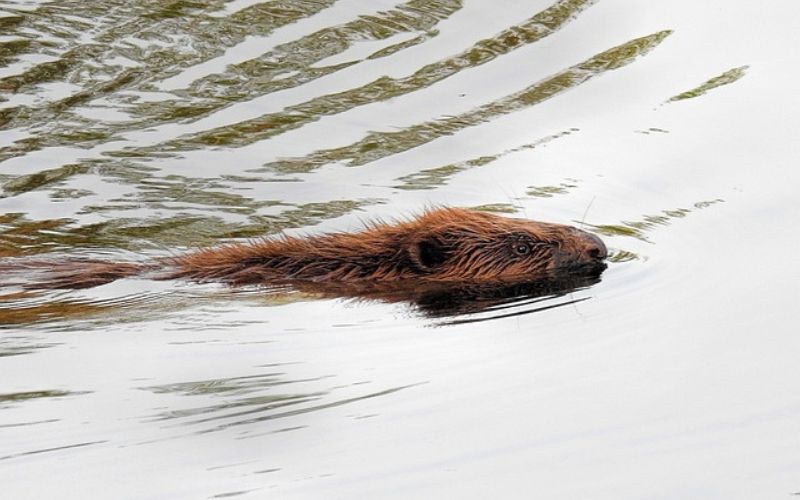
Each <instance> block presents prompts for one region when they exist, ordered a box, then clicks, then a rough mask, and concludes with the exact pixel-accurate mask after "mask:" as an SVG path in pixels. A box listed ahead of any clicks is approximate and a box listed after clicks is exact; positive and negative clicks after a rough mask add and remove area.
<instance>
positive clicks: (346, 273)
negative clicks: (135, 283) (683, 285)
mask: <svg viewBox="0 0 800 500" xmlns="http://www.w3.org/2000/svg"><path fill="white" fill-rule="evenodd" d="M606 257H607V251H606V247H605V245H604V244H603V242H602V241H601V240H600V238H598V237H597V236H595V235H593V234H591V233H587V232H585V231H582V230H580V229H577V228H574V227H570V226H564V225H558V224H548V223H544V222H535V221H529V220H522V219H511V218H507V217H501V216H498V215H493V214H489V213H485V212H477V211H474V210H467V209H461V208H439V209H435V210H430V211H427V212H425V213H423V214H422V215H421V216H419V217H417V218H415V219H412V220H408V221H403V222H399V223H396V224H385V223H373V224H371V225H369V226H368V227H367V228H366V229H364V230H363V231H361V232H357V233H332V234H324V235H320V236H309V237H305V238H301V237H289V236H282V237H277V238H266V239H263V240H260V241H255V242H250V243H239V244H229V245H222V246H218V247H212V248H207V249H201V250H198V251H195V252H191V253H188V254H186V255H182V256H178V257H170V258H163V259H158V260H155V261H151V262H147V263H112V262H105V261H100V260H74V261H67V262H60V263H52V262H51V263H49V264H46V265H48V266H49V269H47V270H46V272H45V275H44V276H43V278H42V280H41V281H40V282H37V283H28V284H26V285H25V287H26V288H50V289H56V288H72V289H77V288H88V287H93V286H98V285H101V284H104V283H109V282H111V281H114V280H116V279H119V278H123V277H127V276H134V275H147V277H149V278H151V279H158V280H163V279H178V278H182V279H187V280H191V281H196V282H221V283H225V284H228V285H233V286H240V285H263V286H281V285H289V286H290V285H293V284H304V285H313V284H319V285H321V288H326V286H325V285H330V284H333V285H335V286H337V287H347V288H348V289H349V291H350V293H353V291H354V290H355V291H356V292H357V291H358V290H364V291H369V290H381V289H386V290H390V289H397V288H402V287H415V286H421V285H426V284H428V285H430V284H437V285H438V284H441V285H447V284H456V283H483V284H486V283H498V284H502V283H523V282H533V281H536V280H538V279H544V278H549V277H553V276H560V275H569V274H574V273H581V274H587V273H588V274H594V275H599V274H600V273H601V272H602V271H603V270H604V269H605V267H606V265H605V263H604V262H603V261H604V260H605V259H606ZM46 265H45V264H43V263H42V262H41V261H39V262H36V263H29V264H27V265H25V264H22V266H27V267H28V268H29V269H43V268H44V267H45V266H46ZM6 267H7V268H11V266H6ZM17 269H19V267H17Z"/></svg>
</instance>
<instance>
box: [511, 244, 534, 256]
mask: <svg viewBox="0 0 800 500" xmlns="http://www.w3.org/2000/svg"><path fill="white" fill-rule="evenodd" d="M514 253H516V254H517V255H528V254H529V253H531V247H530V245H528V244H527V243H524V242H518V243H514Z"/></svg>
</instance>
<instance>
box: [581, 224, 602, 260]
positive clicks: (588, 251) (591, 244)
mask: <svg viewBox="0 0 800 500" xmlns="http://www.w3.org/2000/svg"><path fill="white" fill-rule="evenodd" d="M576 231H578V232H579V233H580V236H581V243H582V248H581V257H582V260H588V261H592V260H594V261H598V262H602V261H604V260H606V258H608V249H607V248H606V244H605V243H603V240H601V239H600V238H599V237H598V236H597V235H596V234H592V233H589V232H586V231H582V230H580V229H576Z"/></svg>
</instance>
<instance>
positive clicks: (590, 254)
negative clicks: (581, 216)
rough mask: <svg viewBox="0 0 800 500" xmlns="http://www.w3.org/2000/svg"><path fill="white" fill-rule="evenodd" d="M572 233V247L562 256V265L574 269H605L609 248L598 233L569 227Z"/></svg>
mask: <svg viewBox="0 0 800 500" xmlns="http://www.w3.org/2000/svg"><path fill="white" fill-rule="evenodd" d="M569 229H570V232H571V233H572V235H571V236H572V238H570V239H571V242H572V245H571V248H570V249H569V251H568V253H567V255H564V256H562V259H561V266H562V267H565V268H568V269H574V270H581V269H585V270H592V271H601V272H602V271H603V270H604V269H605V268H606V267H607V266H606V263H605V262H604V261H605V260H606V259H607V258H608V249H607V248H606V245H605V243H603V240H601V239H600V238H599V237H598V236H597V235H595V234H592V233H590V232H587V231H583V230H581V229H577V228H569Z"/></svg>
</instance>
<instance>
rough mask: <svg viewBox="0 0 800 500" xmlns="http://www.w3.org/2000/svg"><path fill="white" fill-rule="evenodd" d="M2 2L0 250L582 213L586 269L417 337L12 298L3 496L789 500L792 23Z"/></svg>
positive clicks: (55, 254) (231, 300)
mask: <svg viewBox="0 0 800 500" xmlns="http://www.w3.org/2000/svg"><path fill="white" fill-rule="evenodd" d="M0 11H2V17H0V99H2V102H0V127H1V128H0V184H1V185H2V198H0V213H2V214H3V215H2V216H1V218H0V255H2V256H3V257H4V258H7V259H11V258H16V257H29V258H35V257H37V256H40V257H42V256H43V257H46V258H59V257H60V256H63V255H69V256H75V255H80V256H89V257H102V258H108V259H122V260H138V259H144V258H148V257H154V256H163V255H169V254H172V253H176V252H180V251H182V250H185V249H190V248H194V247H197V246H201V245H208V244H218V243H221V242H224V241H231V240H238V239H242V238H248V237H254V236H258V235H263V234H275V233H278V232H280V231H285V232H288V233H291V234H295V233H316V232H322V231H329V230H357V229H358V228H360V227H362V225H363V221H365V220H369V219H373V218H389V219H391V218H393V217H400V216H407V215H410V214H413V213H419V212H420V211H421V210H423V209H424V208H425V207H429V206H432V205H454V206H467V207H479V208H482V209H485V210H491V211H497V212H503V213H508V214H509V215H514V216H520V217H528V218H535V219H541V220H547V221H552V222H560V223H570V224H576V225H577V224H581V223H582V224H584V225H585V226H586V227H587V228H589V229H593V230H594V231H596V232H598V233H599V234H601V235H602V236H603V238H604V239H605V241H606V243H607V244H608V246H609V247H610V249H611V251H612V258H611V265H610V267H609V269H608V270H607V271H606V272H605V274H604V275H603V279H602V281H601V282H600V283H597V284H595V285H593V286H590V287H588V288H581V289H578V290H576V291H574V292H572V293H569V294H566V295H558V294H556V295H555V296H547V297H544V298H542V300H541V301H539V302H534V303H519V304H511V305H509V307H507V308H505V309H501V310H490V311H486V310H482V311H462V314H458V315H456V316H445V317H441V316H439V317H436V316H435V315H434V316H433V317H432V316H431V315H426V314H424V313H423V312H422V311H420V310H417V309H415V308H413V307H410V306H409V305H407V304H404V303H402V302H400V303H397V302H395V303H392V302H380V301H353V300H347V299H336V298H327V299H320V298H319V297H316V296H313V295H308V294H302V293H287V294H269V295H265V294H260V293H257V292H253V291H234V290H227V289H225V288H223V287H217V286H212V285H202V286H201V285H193V284H187V283H162V282H150V281H146V280H136V279H127V280H122V281H119V282H116V283H113V284H109V285H106V286H103V287H100V288H97V289H90V290H85V291H80V292H74V291H73V292H58V293H46V294H38V295H36V294H33V295H31V294H20V293H17V292H18V290H16V289H13V288H6V291H5V292H3V293H4V295H3V297H2V299H1V300H2V302H0V323H1V324H0V373H1V374H2V377H0V481H2V484H3V497H4V498H13V499H28V498H50V497H53V496H59V497H60V498H108V497H113V498H136V499H139V498H165V499H166V498H169V499H173V498H225V497H234V496H241V497H243V498H376V497H377V498H485V497H486V496H489V495H492V496H496V497H500V498H530V497H532V496H533V497H541V498H565V499H566V498H570V499H571V498H580V497H583V498H608V499H619V498H637V499H639V498H653V499H655V498H703V499H708V498H720V499H722V498H724V499H726V500H728V499H735V498H742V499H745V498H747V499H750V498H789V497H790V496H791V495H793V494H795V493H796V492H800V477H798V471H800V448H799V446H800V442H799V440H798V438H797V436H798V435H800V432H798V431H800V424H798V422H800V419H799V418H798V417H800V391H799V390H798V389H800V386H799V384H798V382H797V381H798V380H800V364H798V362H797V353H798V349H799V348H800V339H799V338H798V336H797V327H796V325H795V324H794V323H795V315H794V313H793V311H794V309H795V308H796V303H797V298H796V288H797V286H796V280H797V277H798V276H800V266H799V265H798V264H797V259H796V254H797V250H798V248H800V238H799V237H798V236H797V234H796V233H795V232H794V226H795V222H796V221H797V218H798V216H800V203H799V202H798V201H797V196H796V186H797V183H798V182H799V181H800V174H798V171H797V168H796V157H797V148H796V146H795V137H794V133H795V131H796V130H798V127H800V123H799V122H800V118H798V117H800V113H798V111H800V102H799V98H798V97H797V93H796V90H795V86H796V85H795V81H796V80H797V78H798V76H800V75H798V70H797V69H796V68H797V65H796V64H795V62H796V61H795V59H796V57H795V50H794V48H795V47H797V46H798V42H799V41H800V40H798V36H799V35H798V34H797V30H796V29H795V26H794V23H793V22H792V20H793V19H795V18H796V17H797V15H798V14H800V7H798V6H797V4H796V2H790V1H788V0H786V1H776V2H771V3H770V4H769V5H766V6H765V5H759V4H757V3H745V2H735V3H731V2H721V1H709V2H702V3H700V4H698V3H696V2H688V1H683V0H680V1H677V2H668V3H652V2H648V3H644V2H632V1H623V0H617V1H615V0H602V1H597V2H590V1H562V2H559V3H551V2H549V1H531V0H528V1H509V2H503V5H502V8H498V7H497V4H492V3H489V2H477V1H473V2H461V1H434V2H417V1H414V0H411V1H409V2H407V3H395V2H389V1H373V2H363V1H356V0H339V1H333V0H328V1H323V0H305V1H288V0H286V1H282V0H274V1H269V2H258V1H249V0H235V1H229V2H223V1H221V0H220V1H211V0H209V1H192V2H189V1H173V2H152V1H126V2H117V1H111V0H109V1H99V2H71V1H57V2H40V1H8V0H6V1H0ZM551 306H552V307H551ZM537 309H541V310H538V311H536V310H537Z"/></svg>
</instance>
